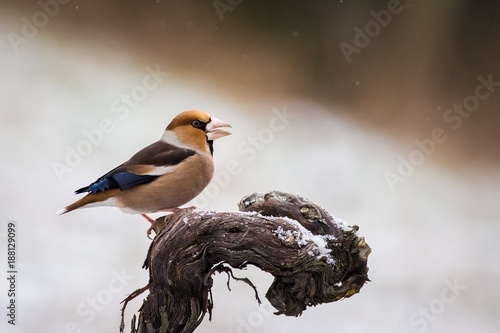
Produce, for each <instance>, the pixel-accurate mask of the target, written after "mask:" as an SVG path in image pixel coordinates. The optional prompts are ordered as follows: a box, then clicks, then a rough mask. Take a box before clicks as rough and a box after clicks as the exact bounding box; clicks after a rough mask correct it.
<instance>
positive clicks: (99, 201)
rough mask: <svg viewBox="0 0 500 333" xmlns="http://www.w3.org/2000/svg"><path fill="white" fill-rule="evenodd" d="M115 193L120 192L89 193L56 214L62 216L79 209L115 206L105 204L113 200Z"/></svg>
mask: <svg viewBox="0 0 500 333" xmlns="http://www.w3.org/2000/svg"><path fill="white" fill-rule="evenodd" d="M115 192H118V191H117V190H109V191H105V192H98V193H89V194H87V195H86V196H84V197H83V198H81V199H79V200H77V201H75V202H73V203H72V204H71V205H68V206H66V207H64V208H63V209H61V210H59V211H58V212H57V213H56V214H58V215H62V214H66V213H68V212H71V211H72V210H75V209H78V208H83V207H90V206H113V204H111V203H105V201H106V200H108V199H109V198H112V197H113V196H114V195H115Z"/></svg>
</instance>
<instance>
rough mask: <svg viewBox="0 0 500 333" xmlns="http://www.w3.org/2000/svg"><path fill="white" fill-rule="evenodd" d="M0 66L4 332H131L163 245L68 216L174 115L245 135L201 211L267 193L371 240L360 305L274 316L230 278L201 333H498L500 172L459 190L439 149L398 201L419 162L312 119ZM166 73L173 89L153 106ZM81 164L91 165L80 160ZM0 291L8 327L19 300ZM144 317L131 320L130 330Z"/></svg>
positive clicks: (93, 53) (81, 63)
mask: <svg viewBox="0 0 500 333" xmlns="http://www.w3.org/2000/svg"><path fill="white" fill-rule="evenodd" d="M0 53H1V54H2V61H0V72H1V73H2V75H1V76H0V86H1V87H2V89H0V138H1V139H0V145H1V152H2V156H3V157H2V161H3V163H2V164H1V169H0V170H1V172H2V174H3V175H4V176H3V181H2V189H1V190H0V196H1V197H0V199H1V200H2V203H3V204H2V209H1V211H0V221H1V223H2V227H1V228H0V249H1V251H0V262H1V265H0V267H2V270H3V271H4V274H6V271H7V269H6V268H5V267H6V265H5V263H6V261H7V259H6V237H7V236H6V233H7V228H6V225H7V224H8V223H9V222H10V221H13V222H14V223H15V225H16V235H17V236H16V237H17V249H18V252H17V253H18V257H17V265H18V275H17V279H18V280H17V291H18V295H17V303H16V305H17V319H16V326H15V327H12V326H11V325H8V324H7V323H6V322H7V318H6V316H5V314H2V316H1V318H3V319H2V320H1V322H0V327H1V331H2V332H35V331H36V332H40V333H44V332H54V333H62V332H113V331H117V327H118V325H119V309H120V307H121V305H120V304H119V303H120V302H121V300H122V299H123V298H124V297H126V295H128V294H129V293H130V292H132V291H133V290H135V289H136V288H139V287H142V286H144V285H145V284H146V283H147V279H148V276H147V272H146V271H144V270H142V269H141V266H142V262H143V260H144V258H145V254H146V251H147V249H148V245H149V240H148V239H147V238H146V236H145V231H146V228H147V224H146V222H145V221H144V220H143V219H142V218H140V217H137V216H131V215H123V214H122V213H121V212H120V211H118V210H115V209H111V208H109V209H106V208H99V209H88V210H81V211H77V212H73V213H70V214H68V215H65V216H56V215H55V212H56V211H57V210H58V209H60V208H61V207H62V206H64V205H66V204H68V203H70V202H72V201H73V200H74V199H75V196H74V195H73V194H72V192H73V191H74V190H75V189H77V188H79V187H81V186H84V185H87V184H88V183H89V182H91V181H93V180H95V179H96V178H97V177H98V176H100V175H101V174H103V173H105V172H107V171H108V170H109V169H111V168H113V167H114V166H116V165H117V164H119V163H121V162H123V161H124V160H126V159H127V158H129V157H130V156H131V154H132V153H134V152H136V151H137V150H138V149H140V148H142V147H143V146H145V145H147V144H149V143H151V142H153V141H155V140H157V139H158V138H159V137H160V135H161V134H162V132H163V130H164V127H165V126H166V125H167V123H168V122H169V121H170V119H171V118H172V117H173V116H174V115H175V114H177V113H178V112H180V111H183V110H186V109H191V108H200V109H204V110H206V111H207V112H209V113H211V114H212V115H214V116H216V117H218V118H220V119H223V120H225V121H227V122H229V123H231V124H232V125H233V128H234V130H233V133H234V134H233V135H232V136H230V137H227V138H223V139H221V140H219V141H218V142H216V145H215V163H216V169H217V170H218V171H217V172H218V175H219V177H220V178H219V179H218V183H214V184H215V185H212V186H211V187H210V188H209V191H208V192H206V193H204V194H203V195H202V197H200V198H198V199H196V200H195V201H194V203H196V204H197V205H198V206H201V207H202V208H205V207H206V208H208V209H218V210H235V209H236V203H237V202H238V201H239V199H240V198H241V197H242V196H244V195H246V194H250V193H253V192H256V191H259V192H265V191H268V190H282V191H287V192H295V193H299V194H301V195H303V196H305V197H307V198H309V199H311V200H313V201H315V202H316V203H318V204H320V205H322V206H323V207H325V208H326V209H328V210H329V211H330V212H332V213H333V214H335V215H336V216H338V217H340V218H342V219H344V220H346V221H347V222H348V223H350V224H356V225H359V226H360V232H359V233H360V234H361V235H363V236H365V237H366V241H367V243H368V244H369V245H370V246H371V248H372V254H371V256H370V258H369V267H370V272H369V277H370V279H371V280H372V282H370V283H368V284H367V285H366V286H365V287H364V288H363V289H362V290H361V293H360V294H358V295H355V296H354V297H352V298H350V299H347V300H344V301H341V302H338V303H332V304H327V305H321V306H318V307H315V308H311V309H308V310H307V311H306V312H305V313H304V314H303V315H302V316H301V317H299V318H288V317H283V316H279V317H278V316H274V315H272V310H270V308H269V307H270V305H269V303H267V302H265V303H264V305H263V306H261V307H260V308H258V307H257V306H256V303H255V301H254V298H253V291H252V290H251V289H250V288H249V287H248V286H246V285H244V284H237V283H233V284H232V291H231V292H229V291H228V290H227V289H226V287H225V277H224V276H217V277H216V279H215V289H214V301H215V308H214V312H213V314H214V316H213V320H212V322H208V318H207V319H205V321H204V322H203V323H202V325H201V327H200V328H199V329H198V331H197V332H200V333H202V332H227V333H229V332H238V333H239V332H245V333H250V332H273V333H281V332H283V333H284V332H304V331H310V332H316V331H318V332H319V331H323V332H324V331H326V332H350V333H356V332H371V331H377V332H381V331H384V332H391V333H403V332H406V333H414V332H440V333H443V332H453V333H458V332H471V331H475V332H485V333H487V332H492V333H493V332H497V331H498V327H500V319H499V317H498V313H499V310H500V308H499V306H498V299H499V296H500V288H499V287H498V279H499V277H500V264H498V260H497V258H496V256H497V255H498V253H500V245H499V242H498V241H497V239H498V231H499V229H500V226H499V217H500V208H499V206H498V188H500V177H499V172H498V170H497V169H486V168H485V167H483V166H481V165H475V166H470V167H468V166H463V167H460V168H459V170H460V173H454V172H451V171H450V170H448V169H447V168H445V167H443V166H442V165H441V166H440V165H436V164H434V162H433V156H435V155H433V154H436V155H437V154H439V153H440V149H443V147H442V146H440V145H439V144H437V146H436V147H435V151H434V152H433V154H431V155H430V156H426V158H425V162H424V163H422V164H421V165H419V166H417V167H416V168H415V170H414V171H412V172H409V175H408V177H407V178H405V180H404V182H399V183H397V184H395V185H394V188H393V189H391V186H389V183H388V182H387V180H386V178H385V175H386V172H388V171H389V172H397V168H398V165H399V163H400V161H399V160H398V156H403V157H405V158H407V157H408V156H409V155H410V154H411V153H412V152H413V151H414V150H415V149H416V148H415V146H403V145H401V144H399V143H398V138H395V137H391V136H390V135H384V134H383V133H377V132H375V131H373V130H370V129H368V128H366V127H361V126H359V125H357V124H356V123H352V122H350V121H349V120H348V119H343V118H341V117H339V116H335V112H331V110H327V109H326V108H325V107H324V106H322V105H318V104H315V103H314V102H313V101H310V100H265V99H257V98H255V97H254V96H252V97H250V95H251V94H250V93H249V94H248V95H249V96H248V97H247V98H245V96H244V95H241V96H237V97H236V96H233V95H231V94H228V93H226V92H225V90H224V87H220V88H219V89H218V88H217V87H216V86H213V85H212V84H211V83H210V82H209V81H208V80H205V79H204V78H201V77H195V76H192V75H191V76H189V77H187V76H184V75H183V74H182V73H179V72H176V71H175V68H170V67H169V64H168V63H161V64H157V63H144V64H138V63H137V61H135V60H134V59H132V58H128V57H127V56H126V55H124V54H118V52H117V53H116V54H115V53H112V52H110V51H109V50H108V51H106V52H99V51H98V47H97V46H96V50H93V49H89V48H88V47H87V46H85V47H78V46H75V45H72V46H68V45H62V44H58V43H57V42H56V41H54V40H45V39H43V37H38V38H36V39H33V40H31V41H30V42H29V44H28V45H26V47H24V48H23V50H22V52H20V53H19V54H14V53H13V52H12V50H11V48H10V45H9V44H8V42H7V40H6V39H5V38H2V39H0ZM157 66H159V67H158V68H159V70H160V71H164V72H168V73H169V74H168V75H166V74H162V75H163V76H162V75H160V76H159V77H158V85H157V86H156V87H155V88H152V89H150V90H145V89H142V90H141V88H140V86H141V85H142V84H143V80H144V78H145V77H146V76H147V75H150V72H151V70H154V69H156V68H157ZM148 67H149V69H148ZM124 68H127V69H128V70H126V71H124ZM138 87H139V88H138ZM144 91H146V94H145V95H144V94H143V95H140V94H141V92H144ZM134 92H135V94H137V95H136V96H139V97H138V98H137V99H136V100H135V102H134V103H133V104H131V105H134V107H131V106H130V107H128V106H126V104H125V102H123V101H122V100H121V95H122V94H131V93H134ZM120 107H121V108H120ZM97 131H100V133H102V134H101V135H99V134H96V133H98V132H97ZM85 133H87V135H90V134H89V133H93V134H94V136H93V140H94V143H91V145H89V144H88V143H85V141H87V142H88V141H89V139H88V138H87V137H86V135H85ZM78 149H80V152H84V154H83V155H85V156H81V155H82V154H80V155H79V156H80V158H78V157H75V156H72V157H68V152H69V151H70V150H75V151H76V150H78ZM67 158H68V160H66V159H67ZM68 161H70V164H71V165H70V166H68ZM234 161H236V163H237V164H238V166H239V168H238V172H237V173H236V174H234V175H231V176H230V178H229V180H227V179H226V178H224V177H223V176H221V175H222V174H223V171H224V170H226V167H227V166H228V164H233V165H234ZM58 163H60V164H58ZM63 164H64V165H66V168H63V169H57V170H59V171H55V169H54V165H57V166H58V168H60V167H61V165H63ZM456 169H457V168H455V170H456ZM61 170H63V171H64V172H63V171H61ZM238 273H239V275H240V276H249V277H250V278H251V279H252V281H254V282H255V283H256V284H257V285H258V288H259V291H260V293H261V296H263V295H264V294H265V291H266V289H267V286H268V285H269V284H270V283H271V278H270V276H268V275H266V274H262V273H260V272H259V271H257V270H256V269H249V270H247V271H242V272H238ZM0 281H1V282H0V294H1V295H2V298H1V299H2V303H3V304H2V308H3V309H4V310H2V311H3V312H6V310H5V306H6V301H5V300H6V298H5V295H6V293H7V289H8V285H7V281H6V279H5V278H4V279H1V280H0ZM262 298H263V297H262ZM140 304H141V303H140V301H136V302H133V303H131V304H129V306H128V309H129V311H128V312H127V317H128V318H130V317H131V315H132V313H133V310H136V309H138V307H139V306H140Z"/></svg>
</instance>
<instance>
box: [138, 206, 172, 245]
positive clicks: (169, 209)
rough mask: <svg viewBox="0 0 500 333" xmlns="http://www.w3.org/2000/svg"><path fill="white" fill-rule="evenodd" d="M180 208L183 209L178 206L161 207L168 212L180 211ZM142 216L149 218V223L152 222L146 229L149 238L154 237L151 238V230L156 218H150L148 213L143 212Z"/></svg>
mask: <svg viewBox="0 0 500 333" xmlns="http://www.w3.org/2000/svg"><path fill="white" fill-rule="evenodd" d="M180 210H181V208H178V207H175V208H165V209H160V211H162V212H167V213H175V212H178V211H180ZM141 216H142V217H144V218H145V219H146V220H148V222H149V223H151V226H150V227H149V228H148V230H146V236H148V238H149V239H152V238H151V231H153V223H155V220H153V219H152V218H150V217H149V216H148V215H146V214H141Z"/></svg>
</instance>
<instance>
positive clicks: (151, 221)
mask: <svg viewBox="0 0 500 333" xmlns="http://www.w3.org/2000/svg"><path fill="white" fill-rule="evenodd" d="M141 216H142V217H144V218H145V219H146V220H148V222H149V223H151V225H150V226H149V228H148V230H146V236H148V238H149V239H152V238H151V231H153V223H155V220H153V219H152V218H150V217H149V216H147V215H146V214H141Z"/></svg>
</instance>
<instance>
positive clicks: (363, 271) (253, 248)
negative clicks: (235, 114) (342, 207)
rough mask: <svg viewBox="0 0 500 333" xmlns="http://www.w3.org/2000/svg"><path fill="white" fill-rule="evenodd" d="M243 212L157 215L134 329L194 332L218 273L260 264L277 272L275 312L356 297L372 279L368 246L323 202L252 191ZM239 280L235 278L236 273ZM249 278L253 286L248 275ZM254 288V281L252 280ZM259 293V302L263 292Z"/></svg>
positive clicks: (271, 296) (272, 296) (272, 290)
mask: <svg viewBox="0 0 500 333" xmlns="http://www.w3.org/2000/svg"><path fill="white" fill-rule="evenodd" d="M239 208H240V210H241V212H211V211H199V210H196V209H194V208H187V209H183V210H181V211H179V212H177V213H174V214H171V215H167V216H163V217H161V218H158V219H157V220H156V221H155V224H154V229H155V231H156V233H157V236H156V237H155V238H154V240H153V242H152V243H151V246H150V248H149V251H148V255H147V258H146V261H145V263H144V267H145V268H146V269H149V273H150V279H149V284H148V285H147V286H146V287H144V288H142V289H139V290H137V291H136V292H134V293H132V294H131V295H130V296H129V297H128V298H127V299H126V300H125V301H124V302H125V304H124V307H123V309H122V325H121V330H122V331H123V328H124V325H123V310H124V309H125V306H126V303H127V302H128V301H130V300H131V299H133V298H134V297H136V296H138V295H139V294H140V293H142V292H143V291H145V290H147V289H149V295H148V296H147V297H146V299H145V300H144V302H143V305H142V307H141V308H140V310H139V319H138V322H137V323H136V319H137V318H136V317H135V316H134V318H133V319H132V330H131V331H132V332H137V333H138V332H141V333H142V332H179V333H180V332H182V333H190V332H193V331H194V330H195V329H196V327H197V326H198V325H199V324H200V323H201V321H202V319H203V317H204V316H205V314H206V313H207V311H208V312H209V315H210V316H211V310H212V305H213V304H212V298H211V288H212V283H213V280H212V275H213V273H215V272H226V273H227V274H228V276H231V277H233V278H234V276H233V275H232V270H231V267H232V268H244V267H245V266H247V265H254V266H257V267H258V268H260V269H261V270H263V271H266V272H268V273H271V274H272V275H273V276H274V278H275V279H274V282H273V283H272V285H271V286H270V287H269V290H268V291H267V293H266V298H267V299H268V300H269V302H270V303H271V304H272V306H273V307H275V308H276V310H277V311H276V314H284V315H287V316H298V315H300V314H301V313H302V312H303V311H304V310H305V309H306V308H307V307H309V306H314V305H317V304H321V303H328V302H334V301H337V300H340V299H342V298H346V297H350V296H352V295H353V294H355V293H358V292H359V290H360V289H361V287H362V286H363V285H364V284H365V282H366V281H368V275H367V272H368V267H367V259H368V255H369V254H370V251H371V250H370V247H369V246H368V245H367V244H366V243H365V241H364V238H363V237H358V236H357V231H358V227H357V226H353V227H349V226H346V225H345V224H344V223H343V222H342V221H340V220H339V219H335V218H333V217H332V216H331V215H330V214H328V212H326V211H325V210H324V209H323V208H321V207H319V206H318V205H315V204H313V203H311V202H310V201H309V200H307V199H305V198H302V197H300V196H296V195H291V194H287V193H282V192H270V193H267V194H265V195H264V194H252V195H250V196H247V197H245V198H243V199H242V200H241V201H240V203H239ZM236 279H237V278H236ZM237 280H243V281H245V282H246V283H248V284H250V285H251V286H252V287H253V284H252V283H251V282H250V280H248V279H237ZM254 289H255V287H254ZM255 292H256V298H257V300H258V301H259V302H260V300H259V297H258V294H257V291H256V290H255Z"/></svg>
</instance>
